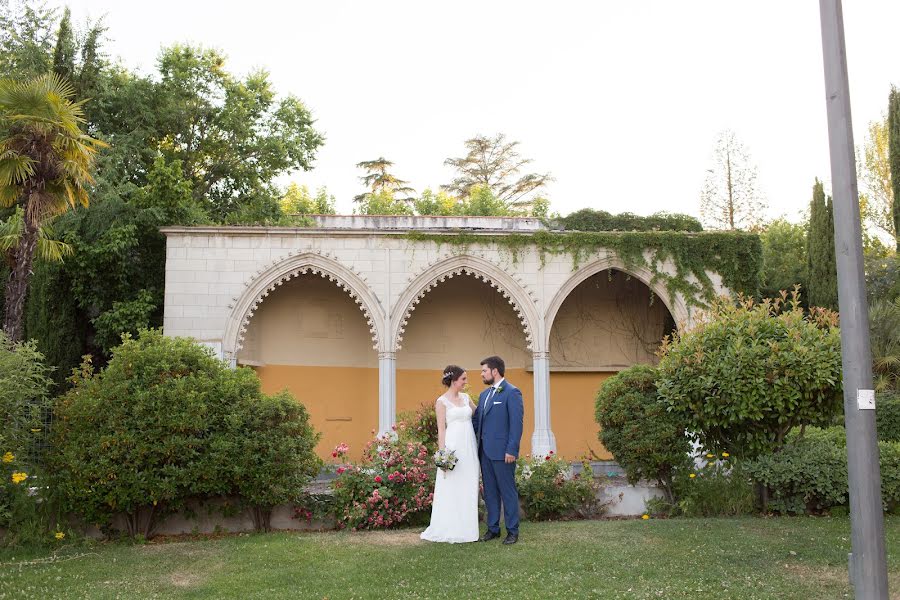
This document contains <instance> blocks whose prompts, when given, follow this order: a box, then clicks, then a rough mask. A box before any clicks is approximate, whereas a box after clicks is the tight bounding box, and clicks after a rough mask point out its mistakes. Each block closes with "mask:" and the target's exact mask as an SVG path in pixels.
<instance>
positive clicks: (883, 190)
mask: <svg viewBox="0 0 900 600" xmlns="http://www.w3.org/2000/svg"><path fill="white" fill-rule="evenodd" d="M861 158H862V160H860V161H859V165H858V167H857V169H858V171H859V175H860V184H861V188H862V189H861V190H860V194H859V205H860V213H861V216H862V217H863V220H864V221H865V222H868V223H871V224H872V225H874V226H875V227H877V228H878V229H880V230H881V231H884V232H885V233H888V234H890V235H891V236H892V237H895V238H896V231H895V229H894V218H893V214H892V211H893V204H894V190H893V188H892V186H891V169H890V161H889V143H888V121H887V118H884V119H882V120H880V121H873V122H871V123H869V129H868V131H867V133H866V141H865V145H864V147H863V155H862V157H861Z"/></svg>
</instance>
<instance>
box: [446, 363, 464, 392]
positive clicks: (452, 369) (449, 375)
mask: <svg viewBox="0 0 900 600" xmlns="http://www.w3.org/2000/svg"><path fill="white" fill-rule="evenodd" d="M465 372H466V370H465V369H463V368H462V367H457V366H456V365H449V366H447V368H446V369H444V375H443V377H441V383H443V384H444V387H450V384H451V383H453V382H454V381H456V380H457V379H459V378H460V377H462V374H463V373H465Z"/></svg>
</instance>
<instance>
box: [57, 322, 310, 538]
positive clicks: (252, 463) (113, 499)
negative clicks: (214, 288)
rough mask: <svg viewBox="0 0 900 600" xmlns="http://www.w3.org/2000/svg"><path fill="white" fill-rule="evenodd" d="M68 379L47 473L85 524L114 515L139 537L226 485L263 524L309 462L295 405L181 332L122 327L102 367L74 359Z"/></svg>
mask: <svg viewBox="0 0 900 600" xmlns="http://www.w3.org/2000/svg"><path fill="white" fill-rule="evenodd" d="M72 379H73V384H74V387H73V389H72V390H71V391H70V392H69V393H68V394H66V395H65V396H63V397H62V398H61V399H60V401H59V403H58V405H57V407H56V420H55V422H54V427H53V430H54V440H55V444H54V463H55V473H54V479H55V482H54V483H55V486H56V488H57V489H58V490H59V492H60V493H61V495H62V496H63V498H64V499H65V502H66V505H67V508H68V509H69V510H71V511H72V512H73V513H75V514H77V515H79V516H81V517H83V518H84V519H85V520H87V521H88V522H90V523H97V524H100V525H107V524H109V523H110V521H111V520H112V518H113V516H114V515H115V514H117V513H123V514H124V516H125V520H126V523H127V527H128V533H129V534H130V535H132V536H134V535H137V534H139V533H140V534H142V535H144V536H145V537H150V536H151V535H152V534H153V531H154V528H155V526H156V524H157V523H158V522H159V520H160V518H161V517H163V516H165V515H167V514H169V513H173V512H177V511H180V510H182V509H184V508H185V505H186V502H187V501H188V500H189V499H201V500H202V499H207V498H212V497H217V496H234V495H237V496H241V497H242V500H243V501H244V502H245V503H246V504H250V505H252V506H253V507H255V508H257V509H260V510H255V511H254V516H257V517H260V516H262V517H263V518H262V520H259V521H257V525H258V526H260V527H262V528H266V527H268V523H267V521H266V519H265V516H266V514H267V513H266V511H267V509H269V508H271V506H272V505H273V504H276V503H279V502H282V501H286V500H289V499H291V498H294V497H297V496H299V494H300V493H301V492H302V488H303V485H304V484H305V483H306V482H308V480H309V478H310V477H311V476H312V475H313V474H314V473H315V472H316V471H317V469H318V459H317V458H315V456H314V454H313V452H312V447H313V445H314V444H315V443H316V440H317V435H316V434H315V433H314V432H313V430H312V428H311V427H309V423H308V417H307V415H306V410H305V409H304V408H303V407H302V406H301V405H300V404H298V403H296V402H294V401H293V400H292V399H291V398H290V396H289V395H287V394H286V393H282V394H279V395H278V396H276V397H274V398H270V397H267V396H265V395H264V394H262V393H261V392H260V387H259V380H258V379H257V377H256V375H255V374H254V373H253V371H251V370H249V369H235V370H231V369H228V368H227V367H226V366H225V364H224V363H223V362H222V361H219V360H217V359H215V358H213V356H212V355H211V353H210V351H209V350H208V349H207V348H204V347H203V346H200V345H198V344H196V343H194V342H193V341H191V340H189V339H186V338H169V337H164V336H163V335H162V333H161V332H159V331H155V330H151V331H142V332H141V333H140V335H139V337H138V338H136V339H132V338H130V337H129V336H124V337H123V343H122V345H121V346H119V347H118V348H115V349H114V350H113V353H112V359H111V360H110V362H109V364H108V366H107V368H106V369H105V370H104V371H102V372H100V373H96V374H95V373H94V371H93V368H92V367H91V366H90V364H89V363H85V365H84V366H83V368H82V371H81V373H79V374H77V375H75V376H73V378H72ZM292 402H293V405H291V403H292ZM260 511H261V512H260Z"/></svg>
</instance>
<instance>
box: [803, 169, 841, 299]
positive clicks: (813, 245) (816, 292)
mask: <svg viewBox="0 0 900 600" xmlns="http://www.w3.org/2000/svg"><path fill="white" fill-rule="evenodd" d="M806 247H807V260H808V265H809V270H808V276H809V280H808V281H809V284H808V286H807V287H808V295H809V305H810V306H821V307H824V308H829V309H831V310H837V307H838V297H837V261H836V259H835V254H834V208H833V207H832V204H831V197H830V196H829V197H828V198H827V199H826V197H825V190H824V188H823V186H822V182H821V181H819V180H818V179H816V182H815V184H813V196H812V201H811V202H810V210H809V232H808V233H807V236H806Z"/></svg>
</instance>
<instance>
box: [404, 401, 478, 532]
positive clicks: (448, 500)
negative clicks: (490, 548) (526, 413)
mask: <svg viewBox="0 0 900 600" xmlns="http://www.w3.org/2000/svg"><path fill="white" fill-rule="evenodd" d="M460 399H462V400H465V402H466V403H465V404H464V405H463V406H455V405H454V404H453V403H451V402H450V401H449V400H447V399H446V398H444V397H443V396H441V397H440V398H438V402H442V403H443V404H444V406H446V407H447V429H446V433H445V435H444V445H445V446H446V447H447V449H448V450H453V451H455V452H456V458H457V462H456V466H455V467H454V468H453V470H452V471H442V470H441V469H438V470H437V475H436V477H435V480H434V499H433V503H432V505H431V524H430V525H428V529H426V530H425V531H423V532H422V534H421V536H419V537H421V538H422V539H423V540H428V541H431V542H449V543H451V544H456V543H461V542H475V541H478V475H479V464H478V444H477V442H476V441H475V431H474V430H473V429H472V408H471V407H470V401H469V397H468V396H467V395H465V394H460Z"/></svg>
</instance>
